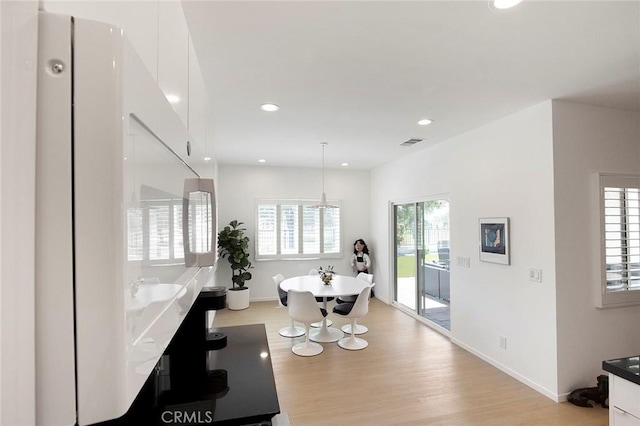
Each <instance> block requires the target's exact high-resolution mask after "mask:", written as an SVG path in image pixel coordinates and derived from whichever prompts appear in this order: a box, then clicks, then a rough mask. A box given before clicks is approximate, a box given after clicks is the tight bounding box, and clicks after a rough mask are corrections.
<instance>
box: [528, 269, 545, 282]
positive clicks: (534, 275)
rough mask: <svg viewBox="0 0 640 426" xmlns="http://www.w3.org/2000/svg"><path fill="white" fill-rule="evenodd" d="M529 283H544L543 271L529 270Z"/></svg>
mask: <svg viewBox="0 0 640 426" xmlns="http://www.w3.org/2000/svg"><path fill="white" fill-rule="evenodd" d="M529 281H534V282H537V283H541V282H542V269H536V268H529Z"/></svg>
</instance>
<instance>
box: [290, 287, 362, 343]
mask: <svg viewBox="0 0 640 426" xmlns="http://www.w3.org/2000/svg"><path fill="white" fill-rule="evenodd" d="M368 286H369V283H368V282H366V281H365V280H361V279H360V278H356V277H349V276H346V275H334V276H333V279H332V280H331V284H325V283H324V282H322V280H321V279H320V276H319V275H302V276H299V277H292V278H287V279H285V280H284V281H282V282H281V283H280V288H282V289H283V290H284V291H289V290H296V291H310V292H311V293H312V294H313V295H314V296H315V297H322V298H323V299H324V309H327V298H329V297H338V296H351V295H354V294H360V292H361V291H362V289H364V288H365V287H368ZM343 337H344V333H343V332H342V331H341V330H338V329H335V328H329V327H327V318H326V317H325V318H324V319H323V320H322V327H320V328H317V329H314V330H312V331H310V332H309V339H311V340H313V341H314V342H323V343H327V342H336V341H338V340H340V339H342V338H343Z"/></svg>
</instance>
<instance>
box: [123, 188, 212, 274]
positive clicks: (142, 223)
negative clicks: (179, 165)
mask: <svg viewBox="0 0 640 426" xmlns="http://www.w3.org/2000/svg"><path fill="white" fill-rule="evenodd" d="M143 205H144V207H142V208H128V209H127V227H128V231H127V259H128V260H130V261H148V262H149V263H171V262H173V261H175V260H182V259H184V247H183V242H182V199H175V200H155V201H153V202H143ZM195 220H197V221H202V220H203V219H202V218H201V217H200V216H197V217H196V218H195Z"/></svg>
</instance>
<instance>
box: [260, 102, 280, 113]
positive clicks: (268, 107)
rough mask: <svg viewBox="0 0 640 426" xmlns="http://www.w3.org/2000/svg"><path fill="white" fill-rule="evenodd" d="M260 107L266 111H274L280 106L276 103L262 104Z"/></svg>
mask: <svg viewBox="0 0 640 426" xmlns="http://www.w3.org/2000/svg"><path fill="white" fill-rule="evenodd" d="M260 109H261V110H263V111H267V112H274V111H277V110H279V109H280V107H279V106H278V105H276V104H262V105H260Z"/></svg>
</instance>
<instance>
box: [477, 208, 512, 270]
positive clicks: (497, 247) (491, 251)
mask: <svg viewBox="0 0 640 426" xmlns="http://www.w3.org/2000/svg"><path fill="white" fill-rule="evenodd" d="M479 222H480V260H481V261H483V262H493V263H502V264H503V265H509V263H510V262H509V251H510V247H509V218H508V217H489V218H480V220H479Z"/></svg>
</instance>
